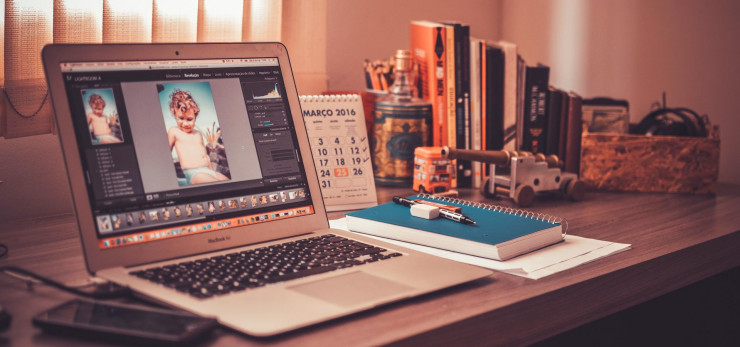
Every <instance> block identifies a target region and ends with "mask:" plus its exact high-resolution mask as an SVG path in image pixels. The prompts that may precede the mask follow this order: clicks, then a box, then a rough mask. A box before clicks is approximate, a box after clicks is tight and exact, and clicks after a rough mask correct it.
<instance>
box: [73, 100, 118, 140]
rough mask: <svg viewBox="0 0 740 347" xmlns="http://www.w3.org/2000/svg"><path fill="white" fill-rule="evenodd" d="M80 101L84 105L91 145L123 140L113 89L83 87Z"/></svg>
mask: <svg viewBox="0 0 740 347" xmlns="http://www.w3.org/2000/svg"><path fill="white" fill-rule="evenodd" d="M82 103H83V104H84V105H85V114H86V115H87V126H88V129H89V131H90V141H91V142H92V144H93V145H104V144H110V143H121V142H123V133H122V132H121V121H120V120H119V119H118V108H116V100H115V99H114V98H113V89H111V88H98V89H83V90H82Z"/></svg>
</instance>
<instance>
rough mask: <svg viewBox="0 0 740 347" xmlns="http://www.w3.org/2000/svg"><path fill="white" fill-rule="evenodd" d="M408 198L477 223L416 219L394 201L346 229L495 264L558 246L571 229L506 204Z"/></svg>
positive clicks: (351, 216) (350, 218)
mask: <svg viewBox="0 0 740 347" xmlns="http://www.w3.org/2000/svg"><path fill="white" fill-rule="evenodd" d="M409 199H421V200H427V201H433V202H438V203H443V204H447V205H453V206H459V207H461V208H462V214H464V215H466V216H467V217H469V218H471V219H473V220H474V221H475V222H476V223H477V225H466V224H461V223H457V222H454V221H451V220H448V219H443V218H437V219H423V218H418V217H413V216H411V213H410V212H409V208H408V207H405V206H402V205H398V204H395V203H392V202H390V203H386V204H382V205H378V206H375V207H371V208H368V209H364V210H360V211H356V212H351V213H347V218H346V221H347V228H348V229H349V230H351V231H355V232H359V233H364V234H370V235H375V236H380V237H385V238H389V239H395V240H400V241H406V242H410V243H415V244H419V245H424V246H429V247H435V248H439V249H444V250H448V251H453V252H458V253H463V254H469V255H474V256H478V257H483V258H489V259H494V260H507V259H510V258H513V257H516V256H518V255H521V254H524V253H527V252H531V251H534V250H537V249H540V248H542V247H545V246H548V245H551V244H554V243H558V242H560V241H562V240H563V238H564V236H565V232H566V229H567V227H566V228H564V227H563V224H564V223H565V224H566V226H567V222H565V221H564V220H563V219H562V218H559V217H554V216H550V215H545V214H537V213H534V212H529V211H524V210H518V209H513V208H509V207H504V206H497V205H487V204H482V203H477V202H471V201H465V200H460V199H454V198H446V197H437V196H431V195H424V194H423V195H418V196H413V197H410V198H409Z"/></svg>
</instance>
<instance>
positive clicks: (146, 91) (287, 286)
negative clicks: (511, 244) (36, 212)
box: [42, 43, 490, 336]
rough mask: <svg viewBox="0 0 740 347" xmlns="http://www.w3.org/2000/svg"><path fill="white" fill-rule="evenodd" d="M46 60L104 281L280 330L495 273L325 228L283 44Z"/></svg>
mask: <svg viewBox="0 0 740 347" xmlns="http://www.w3.org/2000/svg"><path fill="white" fill-rule="evenodd" d="M42 55H43V61H44V68H45V71H46V76H47V79H48V83H49V88H50V94H51V97H52V101H53V106H54V111H55V113H56V123H57V126H58V129H59V139H60V141H61V145H62V153H63V155H64V160H65V163H66V168H67V173H68V177H69V183H70V187H71V192H72V197H73V201H74V208H75V213H76V217H77V222H78V224H79V229H80V235H81V239H82V246H83V247H82V248H83V251H84V254H85V262H86V265H87V268H88V270H89V271H90V273H92V274H94V275H96V276H99V277H102V278H105V279H107V280H110V281H112V282H115V283H118V284H121V285H123V286H127V287H130V288H131V289H132V290H133V291H134V292H135V293H137V294H138V295H141V296H143V297H145V298H147V299H149V300H154V301H157V302H160V303H163V304H166V305H170V306H173V307H178V308H181V309H185V310H187V311H191V312H194V313H197V314H200V315H204V316H212V317H215V318H217V319H218V321H219V322H220V323H221V324H223V325H224V326H227V327H230V328H233V329H236V330H238V331H241V332H244V333H246V334H250V335H255V336H269V335H274V334H278V333H282V332H285V331H289V330H293V329H296V328H300V327H304V326H308V325H311V324H315V323H319V322H322V321H326V320H329V319H333V318H337V317H341V316H345V315H347V314H350V313H354V312H359V311H362V310H366V309H369V308H372V307H376V306H379V305H382V304H385V303H389V302H393V301H398V300H401V299H404V298H409V297H413V296H417V295H420V294H424V293H428V292H431V291H434V290H438V289H441V288H445V287H450V286H453V285H456V284H460V283H463V282H466V281H471V280H474V279H477V278H481V277H484V276H487V275H489V274H490V271H488V270H484V269H481V268H477V267H473V266H469V265H464V264H461V263H457V262H452V261H449V260H445V259H441V258H437V257H433V256H429V255H426V254H422V253H418V252H415V251H412V250H409V249H404V248H401V247H399V246H395V245H390V244H386V243H382V242H380V241H376V240H372V239H368V238H365V237H362V236H358V235H354V234H352V233H348V232H344V231H341V230H332V229H330V228H329V223H328V219H327V216H326V213H325V208H324V203H323V200H322V197H321V190H320V188H319V183H318V182H319V181H318V179H317V175H316V170H315V168H314V161H313V160H312V157H311V148H310V147H309V139H308V136H307V134H306V129H305V127H304V124H303V118H302V114H301V108H300V104H299V101H298V94H297V92H296V86H295V82H294V79H293V74H292V71H291V67H290V61H289V59H288V53H287V51H286V48H285V46H283V45H282V44H280V43H217V44H216V43H214V44H195V43H193V44H122V45H49V46H46V47H45V48H44V50H43V53H42ZM409 218H412V217H411V216H409Z"/></svg>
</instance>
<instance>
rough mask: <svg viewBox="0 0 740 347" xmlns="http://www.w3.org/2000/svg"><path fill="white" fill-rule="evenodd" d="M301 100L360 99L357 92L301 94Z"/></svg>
mask: <svg viewBox="0 0 740 347" xmlns="http://www.w3.org/2000/svg"><path fill="white" fill-rule="evenodd" d="M300 99H301V102H314V101H316V102H319V101H354V100H360V96H359V95H357V94H331V95H301V96H300Z"/></svg>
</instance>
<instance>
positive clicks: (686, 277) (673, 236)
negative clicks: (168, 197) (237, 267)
mask: <svg viewBox="0 0 740 347" xmlns="http://www.w3.org/2000/svg"><path fill="white" fill-rule="evenodd" d="M719 191H720V192H719V194H718V195H717V196H691V195H676V194H638V193H603V192H591V193H588V194H587V195H586V198H585V200H584V201H582V202H577V203H573V202H568V201H564V200H561V199H560V198H556V197H544V198H543V199H539V200H537V201H536V202H535V204H534V206H532V207H531V208H530V210H533V211H536V212H544V213H548V214H552V215H556V216H561V217H564V218H566V219H567V221H568V225H569V229H568V233H569V234H573V235H578V236H584V237H590V238H597V239H602V240H608V241H614V242H621V243H630V244H632V249H631V250H629V251H627V252H622V253H619V254H616V255H612V256H609V257H607V258H604V259H601V260H598V261H595V262H592V263H589V264H585V265H582V266H579V267H576V268H573V269H570V270H567V271H564V272H562V273H558V274H555V275H552V276H549V277H546V278H543V279H540V280H529V279H524V278H521V277H516V276H512V275H507V274H503V273H495V274H493V275H491V276H490V277H488V278H484V279H481V280H478V281H475V282H471V283H467V284H464V285H460V286H457V287H454V288H450V289H446V290H443V291H440V292H436V293H432V294H428V295H425V296H422V297H419V298H415V299H411V300H406V301H403V302H399V303H394V304H390V305H387V306H384V307H381V308H377V309H374V310H371V311H367V312H363V313H360V314H356V315H353V316H350V317H345V318H341V319H338V320H335V321H331V322H327V323H323V324H320V325H318V326H313V327H309V328H306V329H302V330H299V331H296V332H292V333H288V334H285V335H282V336H278V337H275V338H270V339H256V338H252V337H249V336H245V335H241V334H239V333H236V332H233V331H228V330H226V329H219V330H217V332H216V333H215V334H214V335H213V336H212V338H211V339H209V340H208V341H206V342H205V343H204V345H213V346H230V345H234V344H236V343H238V344H240V345H260V344H270V345H301V346H326V345H379V344H387V343H391V342H402V343H409V344H410V343H414V344H415V343H430V342H434V343H435V344H442V343H444V342H455V343H456V344H461V343H465V342H479V343H480V342H485V343H486V344H493V343H495V344H506V345H509V344H526V343H531V342H535V341H539V340H542V339H545V338H547V337H550V336H553V335H555V334H558V333H561V332H564V331H567V330H569V329H572V328H575V327H577V326H580V325H582V324H585V323H588V322H591V321H593V320H596V319H599V318H602V317H604V316H607V315H609V314H612V313H615V312H617V311H620V310H623V309H626V308H628V307H631V306H634V305H636V304H639V303H642V302H645V301H647V300H650V299H652V298H655V297H657V296H660V295H663V294H665V293H668V292H670V291H672V290H675V289H678V288H681V287H684V286H686V285H689V284H691V283H694V282H696V281H699V280H702V279H705V278H707V277H709V276H712V275H715V274H717V273H720V272H722V271H725V270H728V269H731V268H733V267H736V266H739V265H740V257H738V256H737V250H738V249H740V187H738V186H720V189H719ZM410 193H411V192H410V191H408V190H405V189H389V188H379V189H378V196H379V200H380V201H381V202H384V201H389V200H390V198H391V196H393V195H404V194H410ZM461 198H466V199H472V200H481V197H480V195H479V194H478V193H477V192H475V191H463V192H462V194H461ZM497 203H500V204H502V205H511V203H510V202H508V201H498V202H497ZM342 215H343V214H342V213H330V218H332V219H333V218H339V217H341V216H342ZM0 242H2V243H5V244H7V245H8V246H9V248H10V252H9V254H8V256H7V257H5V258H3V259H0V266H3V265H16V266H22V267H25V268H28V269H30V270H32V271H36V272H38V273H40V274H44V275H48V276H50V277H52V278H54V279H57V280H59V281H63V282H67V283H70V282H81V281H83V280H84V279H86V278H87V272H86V270H85V266H84V263H83V258H82V253H81V247H80V242H79V239H78V236H77V229H76V225H75V222H74V218H73V217H72V216H70V215H63V216H55V217H48V218H42V219H34V220H16V221H5V222H0ZM71 297H72V296H71V295H68V294H65V293H62V292H59V291H57V290H55V289H52V288H49V287H46V286H34V287H33V289H31V290H29V289H27V287H26V284H25V283H23V282H21V281H18V280H16V279H13V278H10V277H8V276H2V275H0V305H2V306H4V307H5V308H6V309H7V310H8V311H9V312H10V313H11V314H13V324H12V327H11V329H10V330H9V331H7V332H5V333H1V334H0V345H10V346H26V345H36V346H44V345H59V344H68V343H74V344H75V345H78V346H84V345H87V344H90V345H94V344H97V343H96V342H86V341H77V340H74V339H70V338H65V337H57V336H51V335H47V334H44V333H42V332H41V331H40V330H39V329H37V328H35V327H33V326H32V325H31V317H32V316H33V315H35V314H37V313H39V312H41V311H43V310H45V309H48V308H50V307H52V306H54V305H57V304H59V303H61V302H63V301H65V300H68V299H70V298H71ZM132 300H135V299H130V300H129V301H132ZM247 310H248V308H247Z"/></svg>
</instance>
